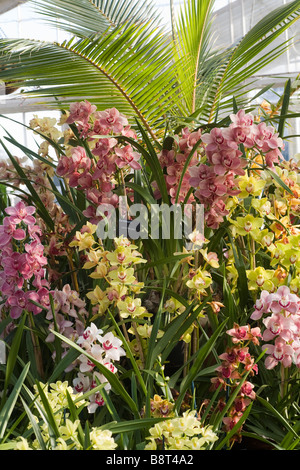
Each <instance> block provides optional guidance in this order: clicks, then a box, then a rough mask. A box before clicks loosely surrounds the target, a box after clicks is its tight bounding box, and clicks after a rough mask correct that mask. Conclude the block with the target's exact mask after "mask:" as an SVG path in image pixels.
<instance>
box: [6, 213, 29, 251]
mask: <svg viewBox="0 0 300 470" xmlns="http://www.w3.org/2000/svg"><path fill="white" fill-rule="evenodd" d="M12 238H14V239H15V240H24V239H25V238H26V233H25V230H23V229H21V228H16V225H15V224H13V223H12V222H11V220H10V217H5V218H4V219H3V223H2V225H1V226H0V247H1V248H2V247H4V246H5V245H7V244H8V243H9V242H10V241H11V239H12Z"/></svg>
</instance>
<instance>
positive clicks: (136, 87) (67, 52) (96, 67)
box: [0, 25, 176, 137]
mask: <svg viewBox="0 0 300 470" xmlns="http://www.w3.org/2000/svg"><path fill="white" fill-rule="evenodd" d="M1 46H2V54H1V57H0V68H2V70H3V71H2V72H1V74H0V75H1V79H2V80H4V81H11V80H13V81H17V82H18V83H19V86H20V87H25V93H24V94H25V95H27V96H29V97H33V98H40V99H41V101H45V99H46V100H47V102H48V104H49V105H52V106H55V107H57V106H60V107H63V106H64V107H66V106H68V105H69V104H70V102H72V101H77V100H78V99H80V98H82V97H83V96H84V97H85V98H86V99H89V100H90V101H91V102H93V103H94V104H96V105H97V107H98V109H105V108H107V107H112V106H115V107H116V108H118V109H119V111H120V112H123V113H125V114H127V115H129V116H135V117H138V119H139V120H140V121H141V122H142V123H143V125H144V126H145V128H146V129H147V130H148V131H149V132H150V133H151V135H152V137H154V132H153V129H155V128H157V127H158V126H160V125H161V122H159V121H158V120H157V116H158V115H159V116H163V115H164V113H165V110H166V109H170V108H172V106H174V96H175V93H176V87H174V84H175V83H174V79H173V71H172V68H171V67H169V68H168V64H170V62H171V59H172V51H171V48H170V47H169V46H168V44H167V43H166V38H165V37H164V36H163V35H162V34H161V33H160V32H157V33H155V34H153V33H152V32H150V33H149V32H148V31H147V25H141V26H130V27H126V28H125V27H123V26H122V27H116V28H114V29H113V30H112V31H108V32H107V33H106V34H104V35H101V36H100V37H97V36H94V37H93V39H92V40H91V38H81V39H79V40H76V39H75V38H72V39H71V40H70V41H68V42H64V43H63V44H61V45H60V44H51V43H43V42H39V41H30V40H3V41H1ZM70 65H72V66H71V67H70ZM4 68H5V69H4ZM54 97H59V101H58V100H57V99H55V98H54ZM161 121H162V122H163V119H162V120H161Z"/></svg>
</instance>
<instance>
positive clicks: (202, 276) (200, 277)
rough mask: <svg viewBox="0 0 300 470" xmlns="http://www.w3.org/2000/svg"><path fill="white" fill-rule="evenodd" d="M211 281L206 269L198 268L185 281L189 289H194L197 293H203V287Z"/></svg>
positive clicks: (207, 285) (205, 287)
mask: <svg viewBox="0 0 300 470" xmlns="http://www.w3.org/2000/svg"><path fill="white" fill-rule="evenodd" d="M211 283H212V278H211V275H210V273H209V272H208V271H201V269H198V270H197V271H196V274H195V275H194V276H193V277H192V279H190V280H189V281H187V283H186V285H187V287H189V288H190V289H196V290H197V291H198V292H199V293H203V294H204V293H205V289H207V287H209V286H210V285H211Z"/></svg>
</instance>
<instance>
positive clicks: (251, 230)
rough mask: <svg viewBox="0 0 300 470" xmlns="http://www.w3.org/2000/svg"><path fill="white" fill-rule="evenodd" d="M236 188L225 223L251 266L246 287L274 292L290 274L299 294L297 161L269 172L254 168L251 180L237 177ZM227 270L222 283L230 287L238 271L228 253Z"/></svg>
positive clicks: (293, 285)
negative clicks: (225, 280) (237, 187)
mask: <svg viewBox="0 0 300 470" xmlns="http://www.w3.org/2000/svg"><path fill="white" fill-rule="evenodd" d="M253 166H255V165H254V164H253ZM239 188H240V191H241V192H240V194H239V195H238V197H234V198H232V199H231V201H230V204H229V206H230V211H231V214H230V217H228V220H229V221H230V224H231V226H230V229H231V233H232V236H233V237H234V239H235V240H236V241H237V242H238V244H239V247H240V249H241V251H242V253H243V256H244V259H245V260H249V263H250V269H248V270H247V278H248V287H249V289H250V290H251V291H257V290H267V291H269V292H273V291H274V290H275V289H277V288H278V287H279V286H280V285H282V284H286V282H287V277H288V276H289V279H290V280H289V283H290V287H291V290H292V291H293V292H294V293H299V286H300V281H299V274H300V229H299V227H298V226H295V225H294V223H293V219H294V217H295V216H299V212H300V176H299V164H298V161H297V159H296V160H295V159H291V160H289V161H283V162H281V163H280V164H279V165H278V166H276V167H274V168H273V169H272V170H271V171H270V170H268V169H266V170H258V171H257V166H256V169H255V170H254V169H253V171H252V173H251V175H250V176H249V175H248V174H246V175H245V176H241V177H240V178H239ZM229 206H228V207H229ZM238 239H239V240H238ZM228 253H229V251H228ZM257 255H260V256H257ZM261 255H262V256H263V258H262V256H261ZM262 259H264V262H263V263H262V261H261V260H262ZM257 260H260V261H257ZM226 268H227V276H228V277H227V279H228V280H229V282H230V284H231V285H234V284H235V282H236V280H237V277H238V273H237V270H236V268H235V261H234V258H233V256H232V252H230V256H228V258H227V265H226Z"/></svg>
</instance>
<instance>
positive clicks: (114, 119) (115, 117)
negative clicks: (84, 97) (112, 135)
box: [97, 108, 128, 133]
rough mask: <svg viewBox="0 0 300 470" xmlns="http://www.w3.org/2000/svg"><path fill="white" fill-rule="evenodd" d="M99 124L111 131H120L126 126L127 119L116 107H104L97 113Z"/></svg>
mask: <svg viewBox="0 0 300 470" xmlns="http://www.w3.org/2000/svg"><path fill="white" fill-rule="evenodd" d="M97 119H98V120H99V125H100V126H103V127H106V128H109V129H111V130H112V131H113V132H116V133H121V132H122V131H123V129H124V127H126V126H128V120H127V118H126V117H125V116H123V114H121V113H120V112H119V111H118V110H117V109H116V108H111V109H106V110H105V111H99V112H98V113H97Z"/></svg>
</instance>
